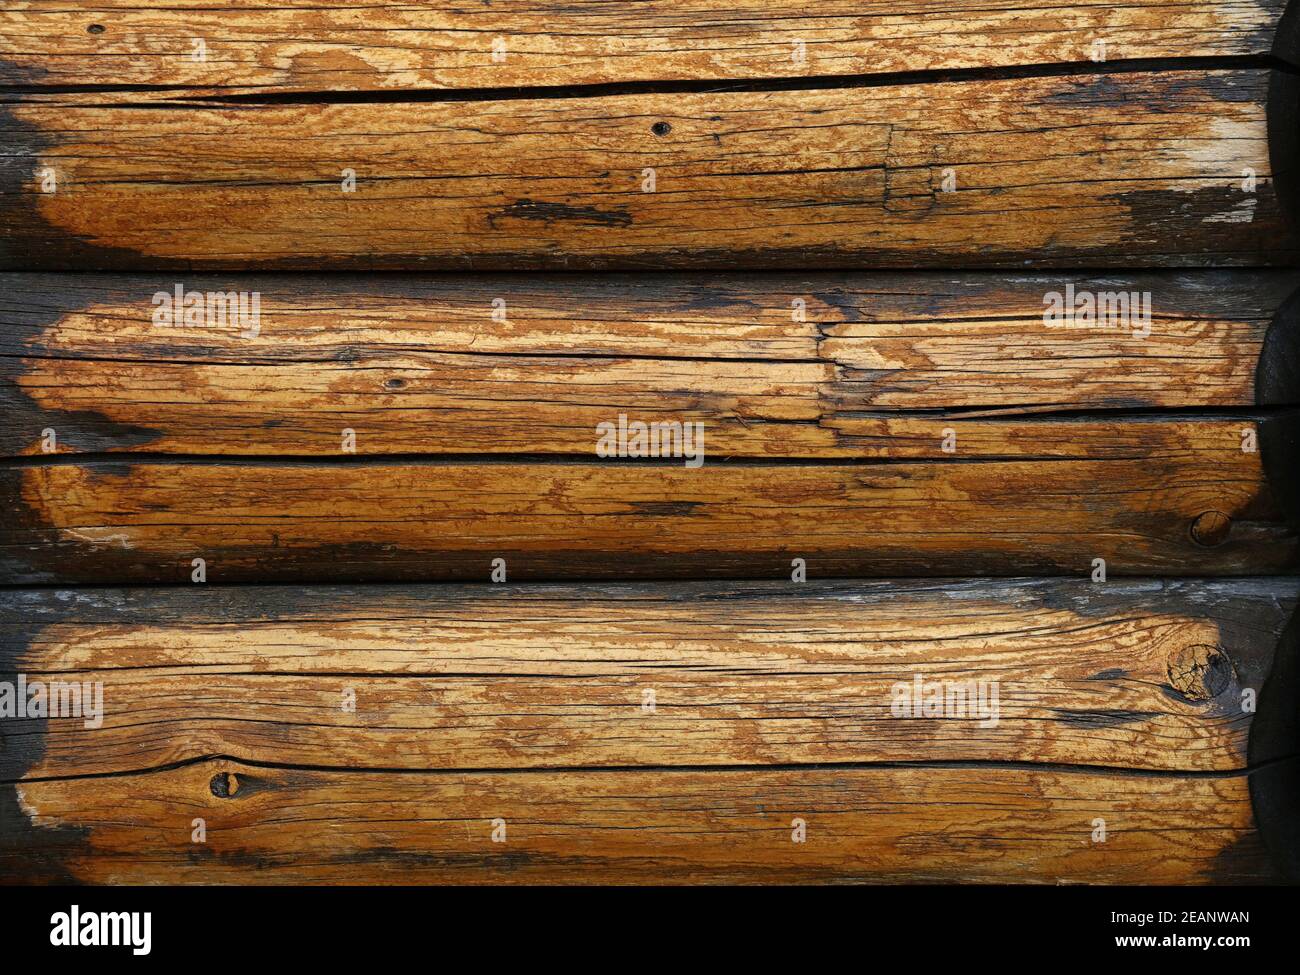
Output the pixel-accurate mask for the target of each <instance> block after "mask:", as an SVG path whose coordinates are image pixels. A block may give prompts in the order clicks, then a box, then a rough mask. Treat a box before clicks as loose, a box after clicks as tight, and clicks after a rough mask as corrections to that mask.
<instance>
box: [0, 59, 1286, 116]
mask: <svg viewBox="0 0 1300 975" xmlns="http://www.w3.org/2000/svg"><path fill="white" fill-rule="evenodd" d="M1250 68H1258V69H1266V70H1267V69H1272V70H1275V71H1282V72H1289V73H1295V74H1297V75H1300V64H1297V63H1295V62H1294V61H1292V60H1289V59H1287V58H1285V57H1282V56H1279V55H1278V54H1277V53H1276V52H1275V53H1272V54H1248V55H1201V56H1194V57H1183V58H1178V57H1165V58H1130V59H1117V60H1113V61H1103V62H1093V61H1078V62H1055V63H1034V64H1024V65H1011V66H996V67H971V68H951V69H924V70H919V71H894V72H881V73H879V74H846V75H805V76H802V77H785V78H758V79H745V80H736V81H718V80H716V79H709V80H690V79H687V80H673V81H615V82H599V83H588V84H575V85H536V86H513V87H503V88H459V89H419V90H414V89H396V90H393V89H370V90H364V91H292V92H285V91H265V92H261V91H251V92H250V91H248V90H247V88H248V87H249V86H239V90H236V91H229V92H227V93H224V94H220V93H218V94H213V93H212V92H220V91H221V89H222V88H229V87H231V86H213V87H212V88H203V89H202V90H201V92H200V93H193V94H184V92H187V91H188V92H192V91H193V90H194V88H193V86H176V85H114V84H87V85H41V84H4V85H0V97H3V96H5V95H12V96H17V97H19V98H21V97H22V96H25V95H91V94H94V95H99V94H103V95H112V94H124V95H130V94H141V93H154V94H159V95H164V96H168V95H170V96H172V97H174V99H175V101H174V102H169V101H168V100H167V99H165V98H164V99H161V100H159V101H146V102H130V103H123V104H122V105H120V107H139V108H151V107H163V106H166V107H172V108H174V107H176V105H177V104H195V105H202V104H203V103H205V102H215V103H222V104H224V103H230V104H240V103H243V104H254V105H321V104H331V105H337V104H377V103H404V102H479V101H519V100H525V99H559V98H563V99H574V98H598V97H602V96H612V95H680V94H692V93H699V94H712V93H726V92H737V93H743V92H768V91H807V90H825V89H839V88H843V89H851V88H887V87H905V86H912V85H929V84H956V83H962V82H970V81H1015V80H1021V79H1025V78H1068V77H1075V76H1087V75H1118V74H1137V73H1145V72H1181V71H1215V70H1240V69H1250ZM266 87H274V86H266Z"/></svg>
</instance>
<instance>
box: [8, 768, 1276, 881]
mask: <svg viewBox="0 0 1300 975" xmlns="http://www.w3.org/2000/svg"><path fill="white" fill-rule="evenodd" d="M1296 774H1297V768H1296V763H1294V762H1292V763H1288V764H1287V765H1285V766H1282V767H1281V768H1280V769H1279V768H1278V767H1277V766H1271V767H1270V768H1269V769H1266V770H1262V771H1256V772H1254V773H1252V774H1251V775H1249V776H1247V775H1241V774H1235V775H1212V776H1189V775H1173V776H1153V775H1144V774H1135V773H1108V772H1102V771H1086V770H1075V771H1064V770H1048V769H1029V770H1026V769H1022V768H977V769H972V768H951V767H948V768H943V767H941V768H916V767H895V768H890V767H882V768H807V769H770V770H767V769H764V770H753V769H740V770H668V771H662V770H625V771H596V772H589V771H572V772H553V773H552V772H547V773H526V772H525V773H502V774H493V773H461V772H455V773H446V774H428V773H410V772H334V771H320V770H300V769H268V768H261V767H257V766H253V767H249V766H246V765H243V764H241V763H238V762H234V761H230V760H226V759H214V760H211V761H207V762H202V763H199V764H196V765H191V766H185V767H182V768H177V769H171V770H161V771H156V772H151V773H148V774H145V775H136V776H124V777H109V778H103V779H71V780H45V781H38V782H31V783H23V784H21V785H19V786H17V787H16V788H15V787H13V786H3V787H0V789H3V790H4V792H0V795H4V794H5V793H9V794H8V795H7V796H6V799H7V801H0V825H3V826H4V827H5V828H4V829H3V830H0V878H3V879H4V880H5V881H6V882H11V883H12V882H32V881H33V880H37V879H44V880H54V881H62V882H70V881H76V882H86V883H101V884H124V883H134V884H139V883H198V884H213V883H237V884H289V883H300V884H305V883H336V884H337V883H345V884H357V883H378V884H416V883H457V884H478V883H573V884H591V883H605V884H628V883H663V884H682V883H699V882H715V883H763V882H768V883H852V882H870V881H877V882H895V883H896V882H913V883H927V882H928V883H936V882H942V883H971V882H1003V883H1005V882H1021V883H1024V882H1041V883H1111V884H1152V883H1156V884H1161V883H1163V884H1204V883H1214V884H1227V883H1260V882H1270V881H1275V879H1276V878H1277V876H1278V875H1277V872H1276V871H1277V864H1276V860H1275V858H1274V856H1273V854H1271V853H1270V852H1269V850H1268V846H1267V842H1268V838H1269V837H1270V836H1271V835H1272V833H1271V832H1270V831H1269V830H1268V829H1263V828H1261V825H1260V823H1259V822H1257V820H1256V819H1255V816H1254V814H1253V813H1252V808H1251V801H1250V795H1249V792H1250V790H1251V789H1252V788H1253V789H1261V788H1268V787H1270V786H1273V785H1274V784H1275V783H1274V781H1273V780H1274V779H1277V778H1285V777H1290V779H1291V784H1292V785H1293V784H1294V778H1295V776H1296ZM11 790H12V791H11ZM200 825H201V826H202V828H203V830H204V833H203V841H202V842H195V841H194V839H193V838H194V836H195V835H196V830H197V829H198V828H199V826H200ZM801 828H802V832H803V835H804V841H803V842H793V840H794V838H795V836H796V834H797V831H799V830H800V829H801ZM1102 828H1104V830H1105V833H1104V835H1105V841H1104V842H1099V841H1097V837H1098V836H1100V835H1101V834H1100V833H1098V830H1099V829H1102ZM494 834H495V835H496V836H497V837H498V841H496V842H494V840H493V836H494Z"/></svg>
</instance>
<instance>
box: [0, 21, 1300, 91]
mask: <svg viewBox="0 0 1300 975" xmlns="http://www.w3.org/2000/svg"><path fill="white" fill-rule="evenodd" d="M1285 6H1286V4H1285V2H1284V0H1211V2H1201V3H1195V4H1190V3H1179V2H1172V0H1137V2H1132V3H1128V4H1125V5H1123V6H1116V5H1114V4H1107V3H1100V2H1073V3H1070V4H1065V5H1062V4H1050V3H1044V2H1042V0H1009V2H1005V3H1001V4H999V5H998V6H997V7H989V6H988V5H987V4H981V3H977V2H974V0H824V2H820V3H818V4H817V5H816V10H815V11H813V10H811V9H810V8H809V6H808V5H807V4H806V3H802V2H799V0H751V2H749V3H747V4H744V5H741V6H737V5H735V4H726V3H722V2H719V0H650V2H638V3H630V2H629V3H610V2H601V0H576V2H568V3H563V4H561V3H538V2H536V0H493V2H491V3H472V4H457V5H448V4H442V3H433V2H429V0H413V2H406V3H402V4H390V5H382V6H365V7H360V8H357V7H352V6H350V5H348V4H343V3H336V4H329V3H319V2H316V0H287V2H286V0H276V2H275V3H257V2H241V3H239V4H238V5H236V6H233V7H232V6H231V5H230V4H227V3H221V2H215V0H202V2H194V3H186V4H185V6H184V8H183V9H182V8H169V7H151V6H148V5H145V4H141V3H139V2H138V0H134V2H132V0H96V2H95V3H93V4H92V3H67V2H53V0H45V2H39V0H38V2H31V3H10V4H7V5H6V9H5V10H4V11H3V12H0V83H7V84H23V85H32V86H42V87H55V86H61V85H62V86H85V85H157V86H162V87H165V88H175V89H190V90H199V91H203V90H213V91H223V92H229V91H232V90H234V91H252V92H262V91H295V92H298V91H302V92H313V91H351V90H359V91H365V90H373V89H398V90H420V89H435V90H436V89H466V88H470V89H473V88H501V87H514V86H520V87H525V86H526V87H534V86H545V87H551V86H568V85H584V84H610V83H637V82H641V83H644V82H671V81H688V82H689V81H713V82H717V81H728V80H753V79H772V78H803V77H816V76H841V75H869V74H880V73H884V72H911V71H923V70H945V69H971V68H1006V67H1016V66H1021V65H1027V64H1058V63H1064V64H1079V63H1085V64H1086V63H1091V62H1093V61H1095V60H1096V59H1098V58H1102V59H1104V60H1106V61H1111V62H1113V61H1131V60H1145V59H1163V58H1195V57H1225V56H1236V57H1243V56H1245V57H1249V56H1255V57H1258V56H1263V55H1268V54H1276V55H1277V56H1279V57H1282V58H1288V57H1290V56H1291V51H1290V49H1289V48H1290V45H1288V44H1286V43H1279V36H1281V37H1282V38H1283V40H1285V37H1286V31H1285V30H1283V31H1281V32H1279V24H1280V22H1281V17H1282V12H1283V10H1284V8H1285ZM196 39H202V40H203V42H204V46H203V52H202V53H203V57H202V59H201V60H199V59H197V57H196V53H195V44H194V42H195V40H196ZM1098 41H1101V42H1104V45H1105V46H1104V48H1098V47H1097V46H1096V44H1097V42H1098ZM494 42H496V48H495V49H496V51H497V53H496V56H495V57H494V56H493V54H494Z"/></svg>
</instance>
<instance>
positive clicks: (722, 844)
mask: <svg viewBox="0 0 1300 975" xmlns="http://www.w3.org/2000/svg"><path fill="white" fill-rule="evenodd" d="M1298 588H1300V584H1298V583H1297V581H1296V580H1295V579H1256V580H1242V581H1188V582H1185V583H1176V582H1159V581H1133V582H1117V583H1113V584H1108V585H1105V586H1091V585H1088V584H1086V583H1077V582H1069V581H1063V580H1062V581H1049V580H1027V579H1022V580H1009V581H998V582H982V583H981V582H967V583H959V582H954V581H952V580H944V581H937V582H933V583H915V582H913V583H905V582H888V583H884V582H882V583H843V584H824V583H822V584H818V583H810V584H807V585H804V586H792V585H775V584H745V585H736V584H702V583H701V584H676V585H671V586H668V585H662V584H659V585H656V584H639V585H619V586H603V587H596V586H587V587H561V586H550V587H519V586H510V585H503V586H472V587H446V586H444V587H382V588H375V587H367V588H353V587H330V588H319V589H313V588H301V587H294V588H292V589H263V588H237V589H220V588H217V589H211V590H204V591H200V590H174V589H173V590H156V589H155V590H111V589H108V590H80V591H75V590H72V591H58V590H43V591H17V590H10V591H7V592H3V593H0V671H3V674H4V676H5V678H6V679H12V677H11V676H10V675H11V674H14V673H23V674H25V675H26V676H27V679H28V680H36V679H41V678H44V679H46V680H56V679H61V680H64V681H73V680H85V681H102V682H103V688H104V689H103V702H104V711H103V718H104V719H103V723H102V726H101V727H99V728H97V729H94V730H87V729H84V728H83V727H82V725H81V723H80V722H79V721H78V719H76V718H58V719H48V720H18V721H12V720H7V721H5V723H4V725H3V727H2V728H0V731H3V733H4V735H5V741H4V750H3V755H4V764H3V768H2V769H0V779H3V780H4V782H5V784H4V785H0V825H2V826H3V829H0V878H3V879H4V880H5V881H9V882H33V881H48V880H64V881H68V880H76V881H84V882H95V883H107V882H113V883H140V882H184V883H191V882H197V883H213V882H254V883H289V882H307V883H311V882H334V883H337V882H351V883H419V882H459V883H488V882H538V881H544V882H561V883H563V882H584V881H585V882H617V883H625V882H648V881H658V882H674V883H680V882H688V881H701V880H714V881H728V882H751V883H752V882H782V881H784V882H848V881H863V880H883V881H909V882H918V881H920V882H923V881H945V882H952V881H980V880H984V881H993V880H1003V881H1005V880H1016V881H1020V882H1035V881H1036V882H1115V883H1120V882H1129V883H1131V882H1144V883H1149V882H1166V883H1196V882H1219V883H1224V882H1233V883H1242V882H1261V881H1267V880H1271V879H1273V878H1275V877H1277V876H1279V875H1281V874H1279V871H1281V873H1282V874H1285V872H1286V871H1288V870H1291V869H1294V866H1295V848H1296V847H1295V837H1294V826H1293V824H1294V822H1295V815H1294V812H1295V802H1296V797H1295V794H1294V792H1293V791H1288V790H1292V789H1293V786H1294V783H1295V780H1296V775H1295V768H1294V766H1295V762H1294V760H1293V758H1292V756H1294V755H1295V754H1296V748H1297V744H1298V742H1297V740H1296V737H1295V731H1296V727H1295V720H1294V708H1293V707H1292V702H1293V701H1294V693H1295V690H1296V688H1295V686H1294V678H1295V663H1296V657H1297V654H1298V653H1300V641H1298V639H1297V638H1298V637H1300V632H1297V631H1296V630H1295V627H1294V625H1292V627H1291V630H1289V631H1288V630H1285V629H1284V627H1286V626H1287V620H1288V617H1289V616H1290V615H1291V614H1292V612H1293V611H1294V607H1295V604H1296V598H1297V589H1298ZM917 676H919V677H921V678H922V680H924V681H928V682H936V681H943V680H958V681H966V680H985V681H995V682H997V684H998V686H999V688H1000V693H999V721H998V722H997V723H996V724H995V725H993V726H991V727H981V726H980V723H979V722H978V721H977V720H975V718H974V716H972V715H970V714H967V715H964V716H963V715H956V714H949V715H948V716H947V717H944V718H929V719H926V718H909V717H893V716H892V715H891V714H890V712H889V705H888V702H889V700H890V698H891V694H892V690H891V685H892V683H894V682H897V681H904V682H907V681H911V680H913V679H914V678H915V677H917ZM345 684H346V685H347V686H350V687H352V688H353V689H354V691H355V693H356V710H355V711H354V712H345V711H343V709H342V708H341V706H340V705H341V701H342V698H341V694H340V693H339V692H340V688H341V687H342V686H344V685H345ZM1247 688H1249V689H1252V690H1254V691H1255V692H1256V693H1257V697H1256V702H1257V707H1258V711H1257V713H1255V714H1253V715H1252V713H1250V712H1249V711H1243V709H1242V706H1241V705H1242V702H1243V700H1244V697H1243V691H1245V690H1246V689H1247ZM646 689H653V690H654V691H655V707H654V709H653V711H652V712H647V711H646V710H645V708H644V700H645V698H644V696H643V691H644V690H646ZM1252 718H1253V720H1252ZM1247 752H1249V755H1248V756H1247ZM899 762H903V763H907V764H903V765H900V764H898V763H899ZM196 818H201V819H202V820H203V821H204V825H205V828H206V830H207V839H206V842H204V843H194V842H192V831H193V829H194V827H195V819H196ZM796 818H797V819H802V820H803V821H804V823H805V824H806V828H807V841H806V842H805V843H801V844H796V843H792V842H791V830H792V829H793V828H795V827H796V826H797V825H798V824H797V823H795V822H794V820H795V819H796ZM1098 818H1101V819H1104V820H1105V821H1106V830H1107V839H1106V841H1105V842H1104V843H1097V842H1094V836H1093V832H1094V830H1095V829H1096V828H1097V826H1098V823H1097V820H1098ZM495 820H504V821H505V829H506V835H505V838H504V842H493V841H492V834H493V830H494V828H495V827H496V826H497V825H498V824H497V823H495V822H494V821H495ZM250 868H255V869H250Z"/></svg>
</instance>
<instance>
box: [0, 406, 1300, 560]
mask: <svg viewBox="0 0 1300 975" xmlns="http://www.w3.org/2000/svg"><path fill="white" fill-rule="evenodd" d="M1240 428H1241V423H1240V422H1239V421H1232V422H1228V423H1221V424H1219V425H1218V440H1219V443H1220V444H1222V446H1221V447H1220V448H1219V449H1206V450H1200V451H1196V450H1195V449H1191V448H1188V447H1184V449H1183V450H1182V451H1180V452H1178V453H1175V454H1172V455H1165V456H1162V455H1160V454H1159V453H1152V454H1149V455H1144V456H1139V457H1133V458H1127V459H1117V458H1112V459H1103V460H1091V459H1057V458H1044V459H1033V460H1015V459H1011V460H1005V461H981V460H973V461H971V462H969V463H967V462H952V461H898V462H889V463H882V464H874V463H870V462H866V463H862V464H821V465H803V464H795V465H789V464H768V463H754V464H730V465H726V464H719V465H716V466H708V465H706V466H705V467H703V468H700V469H696V470H692V469H689V468H686V467H684V466H681V463H680V462H669V463H650V464H646V463H638V462H620V461H593V462H571V461H555V462H538V463H518V462H515V463H509V462H507V463H503V462H495V461H490V460H489V461H472V462H471V461H456V460H446V461H420V460H408V461H375V462H359V463H337V464H331V463H322V462H301V463H293V462H288V461H272V462H255V463H229V462H188V461H166V460H146V461H103V460H96V461H87V462H84V463H78V464H54V465H26V464H22V465H19V466H6V467H3V468H0V497H2V498H3V499H4V507H5V510H6V519H5V523H4V524H3V526H0V580H2V581H3V582H5V583H9V584H13V583H48V582H61V581H62V582H77V583H104V582H149V583H153V582H164V583H177V582H186V581H188V580H189V578H190V576H191V565H192V562H193V560H194V559H195V558H202V559H204V560H206V572H207V579H208V580H209V581H212V582H234V581H257V580H259V579H265V580H286V581H289V580H317V581H350V580H385V579H411V580H420V579H427V580H442V579H465V580H486V579H487V578H488V575H489V573H490V572H491V569H492V562H493V560H494V559H504V560H505V561H506V564H507V566H508V571H509V572H510V576H509V578H512V579H514V578H517V579H548V578H550V579H582V578H613V579H616V578H636V577H638V576H640V577H646V576H647V575H648V576H649V577H652V578H656V577H680V576H700V577H711V578H737V577H742V578H744V577H761V578H772V577H789V575H790V573H791V564H792V560H793V559H795V558H803V559H805V560H806V561H807V566H808V571H809V573H810V574H811V575H812V576H814V577H823V578H824V577H828V576H854V575H866V576H881V575H956V574H972V575H986V574H1001V575H1017V574H1033V573H1040V572H1041V573H1046V574H1058V573H1067V574H1087V573H1089V572H1091V571H1092V570H1093V569H1094V568H1095V566H1094V565H1093V560H1094V559H1098V558H1102V559H1105V560H1106V561H1107V563H1108V567H1109V568H1108V571H1110V572H1112V573H1119V574H1128V575H1134V574H1145V573H1150V572H1153V571H1155V572H1160V573H1169V574H1175V575H1197V574H1250V573H1259V572H1268V571H1275V570H1280V569H1286V568H1289V567H1291V566H1294V564H1295V561H1296V556H1297V535H1296V532H1295V530H1294V528H1292V527H1290V526H1289V525H1288V524H1287V522H1286V518H1285V513H1284V512H1283V511H1282V510H1281V509H1280V508H1279V507H1277V505H1276V504H1275V502H1274V500H1273V499H1272V496H1271V494H1270V493H1269V491H1268V488H1267V484H1266V481H1265V479H1264V477H1263V474H1262V468H1261V467H1260V464H1259V455H1258V454H1248V453H1244V452H1243V451H1242V450H1241V447H1240V443H1241V439H1240V436H1239V430H1240ZM1079 432H1083V428H1080V431H1079Z"/></svg>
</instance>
